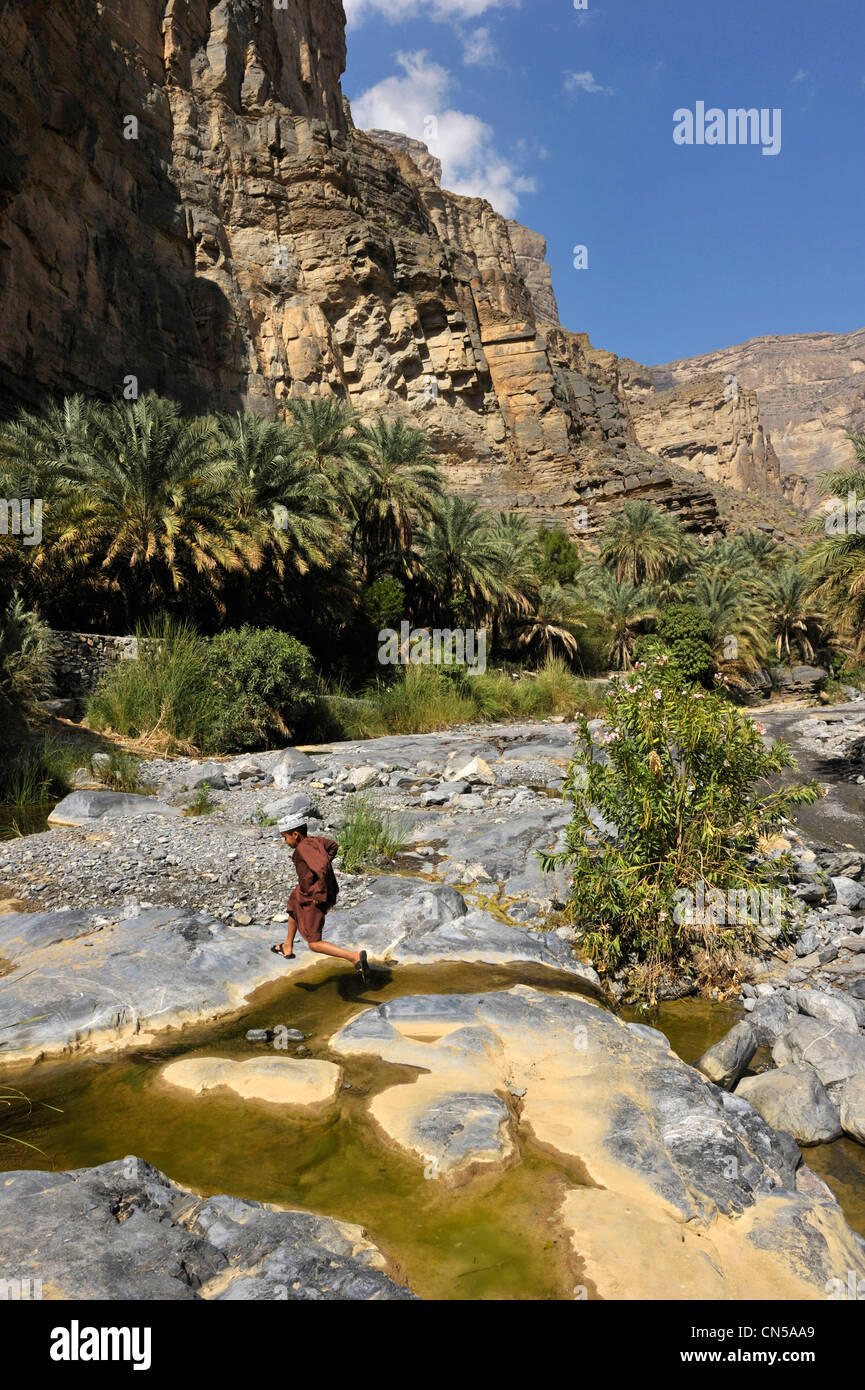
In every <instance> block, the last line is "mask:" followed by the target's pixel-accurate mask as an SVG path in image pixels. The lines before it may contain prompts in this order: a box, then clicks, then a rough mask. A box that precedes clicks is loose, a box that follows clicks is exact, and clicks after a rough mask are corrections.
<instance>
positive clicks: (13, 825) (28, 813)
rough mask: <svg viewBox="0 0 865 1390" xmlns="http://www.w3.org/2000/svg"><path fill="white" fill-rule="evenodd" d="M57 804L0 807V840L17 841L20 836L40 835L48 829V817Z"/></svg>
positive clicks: (44, 803)
mask: <svg viewBox="0 0 865 1390" xmlns="http://www.w3.org/2000/svg"><path fill="white" fill-rule="evenodd" d="M55 805H56V802H54V801H46V802H40V803H38V804H36V805H33V804H27V805H25V806H0V840H15V839H17V838H18V837H19V836H20V835H38V834H40V833H41V831H43V830H47V829H48V817H49V816H50V814H51V812H52V811H53V809H54V807H55Z"/></svg>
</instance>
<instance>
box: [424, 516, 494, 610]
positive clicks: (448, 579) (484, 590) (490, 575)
mask: <svg viewBox="0 0 865 1390" xmlns="http://www.w3.org/2000/svg"><path fill="white" fill-rule="evenodd" d="M419 541H420V564H421V569H422V576H423V580H424V582H425V584H426V586H427V588H428V590H429V591H430V596H431V598H432V601H433V604H434V605H435V607H437V608H439V609H442V610H443V611H444V612H445V614H447V616H448V619H449V620H453V619H456V620H458V621H461V622H462V621H466V620H467V619H472V620H480V619H483V618H484V617H485V616H486V615H487V614H488V613H489V612H490V610H491V609H492V608H493V607H494V606H495V605H496V603H498V602H499V601H500V600H501V599H502V597H503V585H502V576H501V568H500V563H499V552H498V551H497V549H496V545H495V541H494V539H493V534H492V528H491V526H490V522H489V517H488V516H487V514H486V513H485V512H483V511H481V510H480V509H479V507H478V504H477V502H468V501H466V500H465V498H462V497H451V496H447V497H445V498H444V500H443V501H442V503H441V506H440V507H439V508H438V510H437V512H436V514H435V516H434V518H433V519H432V521H431V522H430V523H429V525H427V526H426V527H424V528H423V530H422V531H421V532H420V534H419Z"/></svg>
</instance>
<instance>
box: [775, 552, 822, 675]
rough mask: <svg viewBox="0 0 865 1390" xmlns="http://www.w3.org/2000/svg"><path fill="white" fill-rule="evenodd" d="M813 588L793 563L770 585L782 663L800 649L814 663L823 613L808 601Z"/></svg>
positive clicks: (779, 654)
mask: <svg viewBox="0 0 865 1390" xmlns="http://www.w3.org/2000/svg"><path fill="white" fill-rule="evenodd" d="M810 588H811V585H810V583H809V581H808V580H807V579H806V577H805V575H804V574H802V573H801V571H800V570H799V569H798V567H797V566H796V565H795V564H793V563H788V564H786V565H784V567H783V568H782V569H779V570H778V572H777V574H774V575H773V576H772V577H771V579H770V581H769V585H768V600H769V618H770V621H771V624H772V636H773V638H774V641H775V650H776V652H777V653H778V658H779V660H780V659H781V657H782V656H786V657H788V658H789V657H790V656H791V655H792V652H793V648H794V647H798V649H799V651H800V653H801V655H802V656H803V657H804V659H805V660H806V661H813V660H814V656H815V646H814V644H815V643H816V642H818V641H819V639H820V634H821V622H822V618H823V614H822V613H821V612H819V610H818V609H816V608H814V607H813V606H812V604H811V603H810V601H809V590H810Z"/></svg>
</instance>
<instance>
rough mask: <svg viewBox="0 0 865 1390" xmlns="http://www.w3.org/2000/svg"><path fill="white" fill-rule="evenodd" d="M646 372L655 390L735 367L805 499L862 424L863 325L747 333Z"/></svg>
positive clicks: (847, 451)
mask: <svg viewBox="0 0 865 1390" xmlns="http://www.w3.org/2000/svg"><path fill="white" fill-rule="evenodd" d="M647 371H648V372H649V374H650V376H651V379H652V383H653V385H654V386H655V387H656V388H657V389H658V390H659V391H665V390H667V389H670V388H672V387H674V386H678V385H680V384H682V383H685V382H690V381H692V380H693V379H694V378H695V377H696V376H698V375H700V374H702V373H705V372H709V373H719V372H720V373H723V374H725V375H728V374H735V375H736V376H737V377H738V380H739V385H740V388H743V389H744V390H745V391H746V392H753V393H754V395H755V396H756V399H757V403H758V406H759V410H760V415H761V418H762V421H763V424H764V426H765V428H766V430H768V432H769V433H770V435H771V438H772V443H773V445H774V448H775V451H776V453H777V456H778V459H779V462H780V467H781V476H782V484H783V486H784V490H785V492H786V493H787V495H788V496H790V497H791V498H794V499H795V500H797V501H799V502H801V503H802V504H803V505H807V504H808V503H812V502H813V501H814V499H815V496H816V493H815V489H814V481H815V479H816V477H817V475H818V474H819V473H821V472H822V471H823V470H825V469H828V468H838V467H843V466H844V465H845V464H848V463H849V462H850V460H851V458H852V454H851V448H850V441H849V439H848V437H847V436H848V433H849V432H853V433H862V432H863V431H865V328H863V329H859V330H857V331H856V332H854V333H847V334H836V333H800V334H795V335H790V336H786V337H782V336H769V337H763V338H752V339H751V340H750V341H749V342H747V343H741V344H739V345H738V346H736V347H730V348H724V349H722V350H721V351H719V352H710V353H706V354H704V355H703V356H700V357H692V358H686V359H682V360H681V361H678V362H670V363H667V364H666V365H665V366H662V367H650V368H647Z"/></svg>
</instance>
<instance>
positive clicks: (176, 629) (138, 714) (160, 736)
mask: <svg viewBox="0 0 865 1390" xmlns="http://www.w3.org/2000/svg"><path fill="white" fill-rule="evenodd" d="M138 639H139V646H138V650H139V655H138V660H137V661H118V662H116V663H115V665H114V666H113V667H112V668H111V670H110V671H109V673H108V675H107V676H106V678H105V680H104V681H103V682H102V684H101V686H100V688H99V690H98V691H97V692H96V693H95V695H93V696H92V697H91V699H90V701H89V703H88V707H87V715H88V720H89V722H90V725H91V727H92V728H94V729H112V730H113V731H114V732H115V733H117V734H122V735H124V736H125V737H128V738H141V739H144V740H146V741H148V742H150V743H152V744H154V745H156V746H159V747H165V748H167V749H168V750H169V751H172V752H174V751H181V752H182V751H186V752H194V751H195V750H197V749H203V750H208V751H209V750H211V749H213V748H214V744H213V734H214V728H215V723H216V718H217V693H216V690H215V688H214V683H213V680H212V677H211V660H210V644H209V642H208V640H207V638H206V637H202V636H201V635H200V634H199V633H198V632H196V631H195V629H194V628H192V627H190V626H189V625H188V624H184V623H179V624H178V623H174V622H171V621H166V622H163V623H162V624H161V625H159V626H157V627H152V628H149V629H145V630H142V631H140V632H139V634H138Z"/></svg>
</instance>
